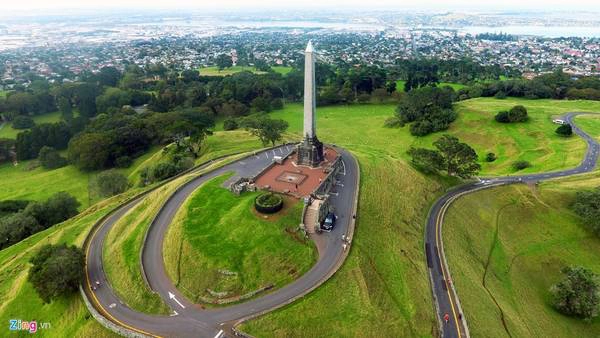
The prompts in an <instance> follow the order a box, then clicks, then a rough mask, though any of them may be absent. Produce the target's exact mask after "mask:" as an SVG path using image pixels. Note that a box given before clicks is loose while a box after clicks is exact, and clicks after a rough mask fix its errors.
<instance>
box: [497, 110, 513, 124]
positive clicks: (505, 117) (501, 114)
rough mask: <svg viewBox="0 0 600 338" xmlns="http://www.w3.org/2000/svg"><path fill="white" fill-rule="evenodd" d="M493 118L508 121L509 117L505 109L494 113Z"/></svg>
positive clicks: (503, 121)
mask: <svg viewBox="0 0 600 338" xmlns="http://www.w3.org/2000/svg"><path fill="white" fill-rule="evenodd" d="M494 118H495V119H496V122H500V123H510V119H509V118H508V112H507V111H505V110H503V111H501V112H499V113H498V114H496V116H495V117H494Z"/></svg>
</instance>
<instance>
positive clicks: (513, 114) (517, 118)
mask: <svg viewBox="0 0 600 338" xmlns="http://www.w3.org/2000/svg"><path fill="white" fill-rule="evenodd" d="M508 118H509V120H510V122H525V121H527V119H528V116H527V109H526V108H525V107H523V106H521V105H517V106H514V107H512V108H511V109H510V110H509V111H508Z"/></svg>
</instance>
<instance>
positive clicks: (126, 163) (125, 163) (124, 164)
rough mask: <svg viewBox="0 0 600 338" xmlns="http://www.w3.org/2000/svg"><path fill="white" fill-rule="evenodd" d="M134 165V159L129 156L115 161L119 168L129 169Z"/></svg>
mask: <svg viewBox="0 0 600 338" xmlns="http://www.w3.org/2000/svg"><path fill="white" fill-rule="evenodd" d="M132 163H133V159H132V158H131V157H129V156H120V157H119V158H117V159H116V160H115V166H117V168H129V167H130V166H131V164H132Z"/></svg>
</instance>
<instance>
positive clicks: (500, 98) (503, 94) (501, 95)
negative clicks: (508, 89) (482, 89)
mask: <svg viewBox="0 0 600 338" xmlns="http://www.w3.org/2000/svg"><path fill="white" fill-rule="evenodd" d="M494 97H495V98H497V99H499V100H504V99H505V98H506V93H505V92H503V91H499V92H497V93H496V95H494Z"/></svg>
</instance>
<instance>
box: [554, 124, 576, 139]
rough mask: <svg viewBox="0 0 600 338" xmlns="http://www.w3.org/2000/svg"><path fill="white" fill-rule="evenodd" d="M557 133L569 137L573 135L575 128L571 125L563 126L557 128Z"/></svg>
mask: <svg viewBox="0 0 600 338" xmlns="http://www.w3.org/2000/svg"><path fill="white" fill-rule="evenodd" d="M556 133H557V134H558V135H560V136H565V137H569V136H571V135H573V128H572V127H571V125H570V124H563V125H561V126H559V127H558V128H556Z"/></svg>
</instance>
